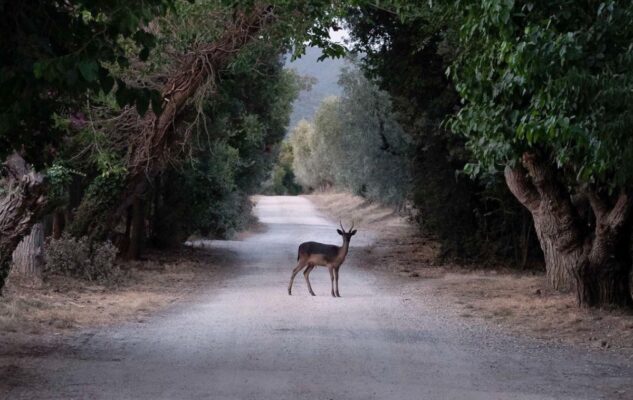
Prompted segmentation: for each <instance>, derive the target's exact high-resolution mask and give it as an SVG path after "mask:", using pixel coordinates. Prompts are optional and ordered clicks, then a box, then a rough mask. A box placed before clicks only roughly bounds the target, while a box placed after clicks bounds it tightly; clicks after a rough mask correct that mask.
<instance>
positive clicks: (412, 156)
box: [347, 0, 537, 262]
mask: <svg viewBox="0 0 633 400" xmlns="http://www.w3.org/2000/svg"><path fill="white" fill-rule="evenodd" d="M429 4H432V6H431V5H429ZM447 10H448V8H447V7H446V6H445V5H444V3H436V2H433V3H428V4H427V3H424V4H421V3H419V2H410V1H399V0H398V1H390V2H386V3H385V4H384V5H383V7H380V8H378V7H373V6H371V5H366V6H363V7H358V8H354V9H351V10H350V11H349V15H348V18H347V21H348V24H349V28H350V34H351V37H352V42H353V44H354V51H355V52H356V53H358V54H359V56H360V57H361V58H360V65H361V67H362V70H363V72H364V73H365V74H366V75H367V76H368V77H369V78H371V79H372V81H374V82H376V83H377V84H378V85H379V86H380V88H381V89H383V90H385V91H386V92H388V93H389V95H390V99H391V101H392V103H393V109H394V111H395V115H396V117H397V120H398V122H399V123H400V124H401V126H402V127H403V129H404V131H405V132H406V138H407V140H408V141H409V142H410V143H411V144H410V146H411V147H412V151H410V152H409V153H408V160H407V162H408V164H409V165H410V168H411V169H410V174H411V184H410V186H409V190H410V193H409V196H410V198H411V200H412V202H413V205H414V207H415V209H416V210H417V214H416V219H417V221H418V222H419V223H420V225H421V227H422V228H423V229H425V230H426V231H427V232H430V233H433V234H434V235H435V236H436V237H437V238H438V239H439V240H440V242H441V243H442V250H443V253H444V254H445V255H447V256H451V257H457V258H472V257H483V258H486V259H488V258H490V257H494V256H502V257H512V258H515V259H516V260H517V261H520V262H523V259H524V256H523V255H521V256H518V254H525V249H526V248H529V249H531V250H530V251H531V252H532V254H535V255H536V254H537V253H534V252H533V250H534V249H535V241H534V236H533V235H532V240H531V241H530V240H528V239H527V237H528V236H527V235H528V234H527V233H526V230H525V229H524V227H523V226H524V223H523V222H522V221H524V219H525V217H526V216H525V211H524V210H523V209H522V208H521V206H520V205H519V204H518V203H517V202H516V201H515V200H514V199H513V198H512V196H510V195H509V193H508V191H507V189H506V188H504V187H503V186H501V185H499V183H498V182H481V181H470V180H468V179H466V177H465V176H463V174H460V173H459V171H461V170H462V169H463V168H464V166H465V165H466V164H467V163H468V162H471V161H472V155H471V154H470V153H469V152H468V151H467V149H466V146H465V140H464V139H462V138H461V137H459V136H457V135H454V134H452V133H451V132H450V131H447V130H446V129H445V127H444V126H443V122H444V121H445V120H446V119H447V118H448V117H449V116H451V115H452V114H453V113H454V112H455V111H456V110H458V109H459V100H460V99H459V96H458V93H457V92H456V90H455V89H454V87H453V84H452V82H451V81H450V80H449V79H448V78H447V76H446V74H445V71H446V69H447V68H448V67H449V66H450V65H451V63H452V62H453V60H454V58H455V54H456V53H457V52H458V48H457V45H456V38H455V26H458V23H459V21H456V20H455V19H454V18H453V16H452V14H451V13H450V12H447ZM528 226H529V225H528Z"/></svg>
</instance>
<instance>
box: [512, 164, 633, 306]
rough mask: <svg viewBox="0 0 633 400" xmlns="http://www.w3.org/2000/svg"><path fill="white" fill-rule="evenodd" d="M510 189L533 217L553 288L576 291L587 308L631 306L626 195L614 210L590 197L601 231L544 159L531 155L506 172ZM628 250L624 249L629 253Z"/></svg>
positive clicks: (579, 300) (589, 195)
mask: <svg viewBox="0 0 633 400" xmlns="http://www.w3.org/2000/svg"><path fill="white" fill-rule="evenodd" d="M505 178H506V183H507V185H508V188H509V189H510V191H511V192H512V193H513V194H514V195H515V197H516V198H517V199H518V200H519V201H520V202H521V203H522V204H523V205H524V206H525V207H526V208H527V209H528V210H529V211H530V213H531V214H532V217H533V220H534V228H535V231H536V234H537V236H538V239H539V242H540V244H541V248H542V249H543V254H544V256H545V268H546V271H547V279H548V282H549V283H550V285H551V286H552V287H553V288H555V289H557V290H568V289H573V290H575V292H576V295H577V299H578V303H579V305H581V306H585V307H590V306H600V305H606V304H612V305H618V306H630V305H631V295H630V283H629V278H628V275H629V271H630V268H631V263H630V260H628V256H627V255H625V254H626V253H627V252H626V251H621V249H623V248H624V249H628V246H627V245H626V243H625V239H626V232H627V231H628V230H627V229H626V227H627V226H628V225H629V224H630V218H629V214H630V208H631V204H630V203H631V201H630V197H629V196H628V195H627V194H626V193H622V194H621V195H620V196H619V197H618V199H617V200H616V202H615V204H614V205H613V206H611V207H610V206H609V205H608V202H605V201H603V200H602V199H600V197H599V196H598V195H596V194H595V193H588V197H589V202H590V205H591V209H592V211H593V214H594V216H595V221H596V222H595V229H594V230H593V231H591V230H590V229H589V224H588V222H587V221H582V219H581V217H580V214H579V213H578V210H577V209H576V207H575V206H574V205H573V203H572V200H571V196H570V193H569V192H568V191H567V189H566V188H565V187H564V186H563V185H562V184H560V183H559V182H558V180H557V179H556V176H555V173H554V171H553V170H552V169H551V167H549V166H548V165H547V164H546V163H545V162H543V161H542V160H540V159H539V158H538V157H536V156H534V155H531V154H525V155H524V156H523V159H522V162H521V165H520V166H517V167H515V168H510V167H506V170H505ZM623 246H624V247H623Z"/></svg>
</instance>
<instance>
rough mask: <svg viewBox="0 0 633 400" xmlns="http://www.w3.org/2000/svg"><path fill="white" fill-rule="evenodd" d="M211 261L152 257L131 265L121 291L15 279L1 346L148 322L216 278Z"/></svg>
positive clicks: (0, 304)
mask: <svg viewBox="0 0 633 400" xmlns="http://www.w3.org/2000/svg"><path fill="white" fill-rule="evenodd" d="M209 257H210V255H209V253H207V252H204V251H200V250H193V249H183V250H182V251H180V252H175V253H173V254H163V253H154V254H150V255H149V257H148V260H147V261H142V262H133V263H126V264H125V266H124V268H125V278H124V280H123V282H121V283H120V284H119V285H118V286H116V287H108V286H102V285H95V284H93V283H90V282H87V281H84V280H78V279H73V278H68V277H65V276H49V277H47V278H46V279H45V281H44V282H40V283H39V284H36V285H33V284H32V282H25V281H22V280H21V279H20V278H19V277H17V276H11V277H10V279H9V281H8V282H7V286H6V287H5V290H4V295H3V296H2V297H0V348H2V347H5V348H10V347H12V346H9V344H11V343H13V344H19V343H26V342H28V340H29V336H30V337H32V336H37V335H42V334H58V335H64V334H66V333H70V332H73V331H74V330H76V329H79V328H84V327H98V326H105V325H109V324H113V323H118V322H122V321H128V320H136V321H143V320H145V318H146V317H147V316H148V315H150V314H151V313H152V312H155V311H156V310H158V309H160V308H163V307H166V306H167V305H169V304H171V303H173V302H175V301H177V300H178V299H180V298H182V297H183V296H184V295H185V294H187V293H190V292H192V291H194V290H196V289H197V288H198V287H201V286H202V285H204V284H205V282H208V280H209V279H212V277H213V275H214V269H213V268H209V264H211V263H212V262H213V260H210V259H209ZM13 347H15V346H13ZM1 353H2V351H0V355H1Z"/></svg>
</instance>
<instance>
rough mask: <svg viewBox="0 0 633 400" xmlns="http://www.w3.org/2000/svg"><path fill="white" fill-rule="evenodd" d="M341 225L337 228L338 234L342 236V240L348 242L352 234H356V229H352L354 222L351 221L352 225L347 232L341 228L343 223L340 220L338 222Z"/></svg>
mask: <svg viewBox="0 0 633 400" xmlns="http://www.w3.org/2000/svg"><path fill="white" fill-rule="evenodd" d="M338 223H339V224H340V225H341V229H337V230H336V231H337V232H338V234H339V235H341V236H343V241H344V242H349V241H350V239H351V238H352V236H354V235H355V234H356V229H354V222H352V226H351V227H350V228H349V230H348V231H347V232H345V228H343V223H342V222H341V221H339V222H338Z"/></svg>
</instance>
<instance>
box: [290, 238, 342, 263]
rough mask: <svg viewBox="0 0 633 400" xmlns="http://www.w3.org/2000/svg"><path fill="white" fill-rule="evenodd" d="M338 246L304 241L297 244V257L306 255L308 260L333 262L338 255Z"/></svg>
mask: <svg viewBox="0 0 633 400" xmlns="http://www.w3.org/2000/svg"><path fill="white" fill-rule="evenodd" d="M338 252H339V247H338V246H335V245H333V244H324V243H318V242H305V243H301V244H300V245H299V258H302V257H307V258H308V262H310V263H312V264H315V265H325V264H329V263H331V262H333V261H334V260H335V259H336V257H337V256H338Z"/></svg>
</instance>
